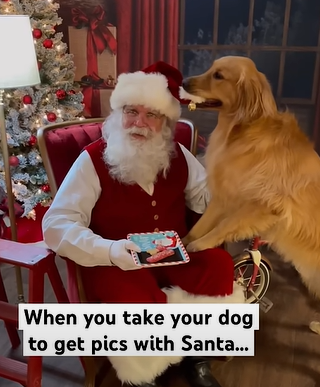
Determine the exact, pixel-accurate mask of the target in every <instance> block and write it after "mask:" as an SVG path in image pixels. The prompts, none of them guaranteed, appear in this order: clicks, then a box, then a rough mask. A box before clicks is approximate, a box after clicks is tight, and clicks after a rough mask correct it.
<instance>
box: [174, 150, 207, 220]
mask: <svg viewBox="0 0 320 387" xmlns="http://www.w3.org/2000/svg"><path fill="white" fill-rule="evenodd" d="M179 145H180V147H181V150H182V152H183V154H184V156H185V158H186V161H187V164H188V171H189V176H188V182H187V186H186V188H185V198H186V204H187V206H188V207H189V208H190V209H191V210H192V211H194V212H197V213H198V214H203V213H204V211H205V209H206V208H207V205H208V203H209V201H210V199H211V195H210V192H209V189H208V186H207V173H206V170H205V168H204V166H203V165H202V164H201V163H200V161H199V160H197V158H196V157H194V155H193V154H192V153H191V152H190V151H189V150H188V149H187V148H186V147H185V146H183V145H182V144H179Z"/></svg>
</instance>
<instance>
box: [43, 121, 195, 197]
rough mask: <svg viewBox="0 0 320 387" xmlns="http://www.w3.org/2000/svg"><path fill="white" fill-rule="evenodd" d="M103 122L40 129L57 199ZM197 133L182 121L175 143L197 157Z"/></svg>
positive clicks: (99, 133) (98, 135) (99, 134)
mask: <svg viewBox="0 0 320 387" xmlns="http://www.w3.org/2000/svg"><path fill="white" fill-rule="evenodd" d="M103 122H104V119H103V118H90V119H86V120H81V121H79V120H78V121H68V122H63V123H59V124H52V125H48V126H45V127H43V128H40V129H39V130H38V133H37V137H38V145H39V149H40V153H41V157H42V160H43V164H44V167H45V169H46V172H47V175H48V180H49V184H50V188H51V193H52V195H53V196H54V195H55V194H56V192H57V189H58V188H59V186H60V185H61V183H62V181H63V179H64V178H65V176H66V174H67V173H68V171H69V169H70V168H71V166H72V164H73V163H74V161H75V160H76V159H77V157H78V156H79V155H80V153H81V151H82V149H83V148H84V147H85V146H86V145H89V144H90V143H91V142H93V141H95V140H97V139H98V138H100V137H101V128H102V124H103ZM197 138H198V131H197V128H196V127H195V125H194V124H193V122H192V121H190V120H187V119H181V120H179V121H178V123H177V125H176V128H175V140H176V141H178V142H180V143H181V144H183V145H184V146H185V147H186V148H187V149H189V150H190V151H191V152H192V153H193V154H194V155H195V154H196V151H197Z"/></svg>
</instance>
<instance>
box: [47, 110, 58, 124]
mask: <svg viewBox="0 0 320 387" xmlns="http://www.w3.org/2000/svg"><path fill="white" fill-rule="evenodd" d="M56 119H57V116H56V114H55V113H53V112H50V113H47V120H48V121H49V122H54V121H55V120H56Z"/></svg>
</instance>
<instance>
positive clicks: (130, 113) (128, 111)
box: [123, 106, 163, 120]
mask: <svg viewBox="0 0 320 387" xmlns="http://www.w3.org/2000/svg"><path fill="white" fill-rule="evenodd" d="M123 113H124V114H125V115H126V116H127V117H128V118H131V119H137V118H138V117H139V116H140V115H141V114H142V118H146V119H148V120H160V119H161V118H162V117H163V114H160V113H156V112H147V113H145V112H139V111H138V110H137V109H135V108H131V107H127V106H125V107H124V108H123Z"/></svg>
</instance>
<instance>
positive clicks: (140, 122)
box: [122, 105, 165, 140]
mask: <svg viewBox="0 0 320 387" xmlns="http://www.w3.org/2000/svg"><path fill="white" fill-rule="evenodd" d="M164 121H165V116H164V115H163V114H161V113H159V112H157V111H155V110H152V109H149V108H146V107H144V106H141V105H128V106H125V107H124V108H123V115H122V125H123V128H124V129H125V130H128V133H129V135H130V136H132V137H133V138H135V139H137V140H146V138H147V136H146V135H145V134H146V133H148V132H149V135H150V132H153V133H159V132H161V130H162V127H163V123H164ZM136 129H138V131H137V130H136ZM140 129H141V131H140V133H139V130H140ZM137 132H138V133H137Z"/></svg>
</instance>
